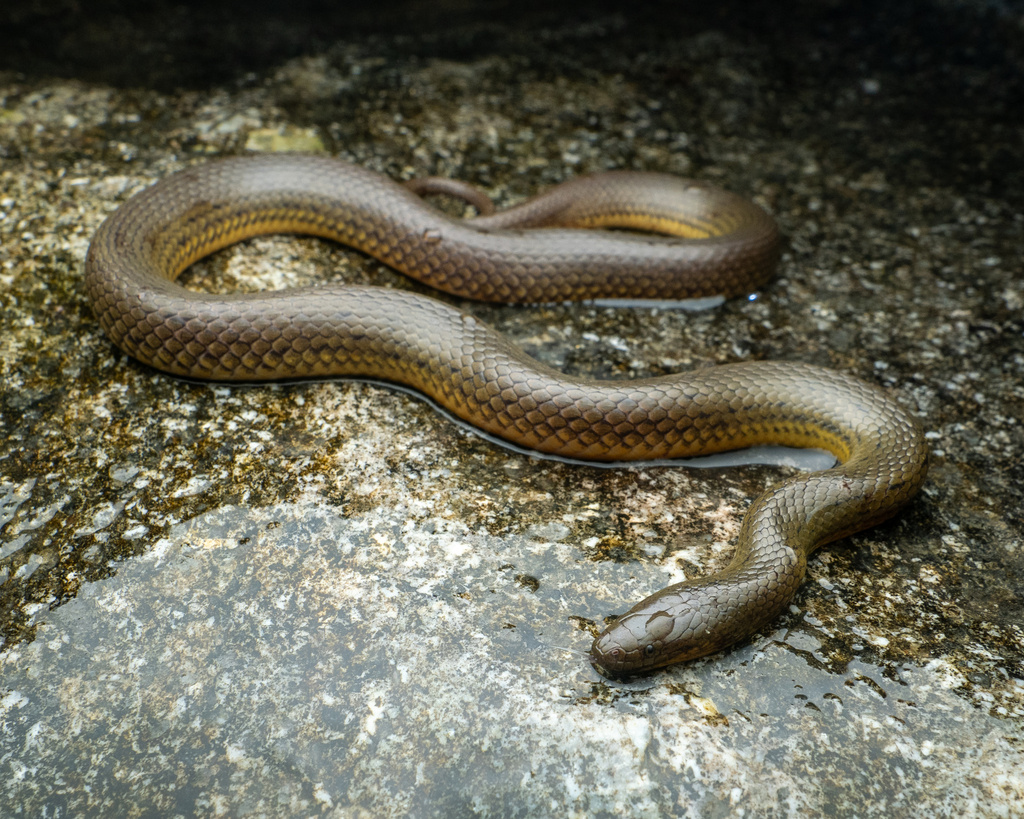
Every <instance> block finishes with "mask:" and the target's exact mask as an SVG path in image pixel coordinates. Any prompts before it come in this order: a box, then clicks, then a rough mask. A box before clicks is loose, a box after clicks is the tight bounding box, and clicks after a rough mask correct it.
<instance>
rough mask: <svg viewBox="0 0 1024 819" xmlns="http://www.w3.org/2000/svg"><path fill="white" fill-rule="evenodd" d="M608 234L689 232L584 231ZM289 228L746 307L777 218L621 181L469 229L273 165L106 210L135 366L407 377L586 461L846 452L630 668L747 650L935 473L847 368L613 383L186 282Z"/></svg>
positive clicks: (618, 655) (646, 618) (109, 263)
mask: <svg viewBox="0 0 1024 819" xmlns="http://www.w3.org/2000/svg"><path fill="white" fill-rule="evenodd" d="M595 227H625V228H634V229H645V230H651V231H655V232H660V233H665V234H671V237H665V236H660V237H647V236H644V237H641V236H637V235H632V234H629V233H623V232H614V231H606V230H586V231H584V230H580V228H595ZM527 228H545V229H543V230H534V229H529V230H528V229H527ZM281 232H288V233H305V234H314V235H317V236H323V237H327V238H329V239H334V240H336V241H338V242H341V243H343V244H346V245H349V246H352V247H354V248H357V249H359V250H361V251H363V252H365V253H368V254H370V255H371V256H374V257H376V258H377V259H379V260H381V261H382V262H385V263H386V264H388V265H390V266H392V267H394V268H396V269H398V270H400V271H402V272H404V273H407V274H408V275H410V276H413V277H415V278H417V279H419V280H420V281H423V282H425V283H427V284H429V285H431V286H433V287H436V288H439V289H441V290H445V291H448V292H449V293H454V294H456V295H459V296H463V297H466V298H472V299H483V300H489V301H510V302H546V301H547V302H550V301H563V300H570V299H595V298H613V297H628V298H658V299H681V298H689V297H695V296H703V295H710V294H722V295H725V296H735V295H739V294H743V293H748V292H750V291H751V290H753V289H754V288H756V287H757V286H758V285H759V284H761V283H762V282H764V281H765V280H766V279H767V278H768V277H769V276H770V275H771V274H772V272H773V269H774V265H775V262H776V260H777V257H778V252H779V250H778V248H779V237H778V233H777V230H776V227H775V224H774V222H773V221H772V219H771V218H770V217H769V216H768V215H767V214H765V213H764V212H763V211H762V210H760V209H759V208H758V207H756V206H755V205H753V204H751V203H749V202H746V201H745V200H743V199H740V198H738V197H736V196H733V195H731V194H727V193H725V192H723V191H720V190H717V189H715V188H711V187H708V186H705V185H702V184H700V183H694V182H688V181H684V180H681V179H677V178H675V177H670V176H664V175H658V174H642V173H609V174H598V175H595V176H589V177H582V178H580V179H576V180H573V181H570V182H567V183H564V184H562V185H559V186H557V187H555V188H553V189H552V190H550V191H548V192H546V193H544V194H542V195H540V196H537V197H535V198H534V199H531V200H529V201H528V202H526V203H524V204H522V205H520V206H518V207H515V208H511V209H509V210H507V211H504V212H502V213H499V214H496V215H493V216H486V217H479V218H477V219H473V220H468V221H462V220H457V219H451V218H449V217H447V216H445V215H443V214H442V213H440V212H439V211H437V210H435V209H434V208H432V207H430V206H429V205H427V204H425V203H424V202H423V201H422V200H421V199H420V198H419V197H418V196H417V195H416V194H415V193H413V192H412V191H410V190H407V189H406V188H404V187H402V186H401V185H399V184H398V183H396V182H393V181H391V180H389V179H387V178H385V177H383V176H380V175H378V174H376V173H374V172H372V171H368V170H364V169H362V168H359V167H356V166H353V165H349V164H346V163H343V162H340V161H336V160H331V159H327V158H319V157H302V156H290V155H267V156H255V157H247V158H235V159H227V160H221V161H217V162H212V163H209V164H205V165H202V166H198V167H194V168H191V169H189V170H186V171H183V172H180V173H177V174H174V175H172V176H170V177H168V178H167V179H164V180H163V181H161V182H158V183H157V184H155V185H153V186H152V187H150V188H149V189H147V190H145V191H143V192H141V193H139V194H137V195H135V196H133V197H132V198H131V199H130V200H129V201H128V202H126V203H125V204H124V205H122V206H121V207H120V208H119V209H118V210H117V211H116V212H115V213H114V214H113V215H112V216H111V217H110V218H108V219H107V220H106V222H104V224H103V225H102V226H101V227H100V229H99V231H98V232H97V233H96V236H95V238H94V240H93V242H92V245H91V246H90V248H89V254H88V258H87V260H86V288H87V291H88V295H89V299H90V300H91V302H92V306H93V309H94V311H95V313H96V315H97V316H98V318H99V321H100V323H101V324H102V326H103V329H104V330H105V331H106V332H107V334H108V335H109V336H110V337H111V338H112V339H113V340H114V342H115V343H116V344H117V345H118V346H119V347H120V348H121V349H122V350H124V351H125V352H127V353H128V354H129V355H132V356H134V357H136V358H138V359H139V360H141V361H143V362H145V363H146V364H149V365H152V366H153V367H157V368H158V369H161V370H165V371H167V372H169V373H174V374H176V375H181V376H188V377H192V378H208V379H217V380H242V381H253V380H262V379H281V378H305V377H310V376H357V377H358V376H362V377H372V378H376V379H385V380H388V381H392V382H395V383H398V384H402V385H405V386H408V387H411V388H413V389H415V390H418V391H420V392H422V393H424V394H426V395H427V396H429V397H430V398H432V399H433V400H434V401H436V402H438V403H439V404H440V405H442V406H443V407H444V408H445V409H447V410H448V411H450V412H452V413H454V414H455V415H457V416H458V417H460V418H462V419H464V420H465V421H468V422H469V423H471V424H473V425H474V426H476V427H478V428H480V429H481V430H484V431H486V432H488V433H491V434H493V435H496V436H499V437H501V438H503V439H505V440H507V441H510V442H513V443H515V444H518V445H521V446H525V447H529V448H531V449H535V450H539V451H541V452H545V453H551V454H555V455H563V456H568V457H571V458H581V459H592V460H599V461H624V460H638V459H643V460H648V459H661V458H675V457H686V456H694V455H700V454H708V453H713V452H722V451H725V450H731V449H739V448H743V447H749V446H755V445H760V444H780V445H784V446H794V447H816V448H820V449H825V450H828V451H830V452H832V453H833V454H835V456H836V457H837V459H838V460H839V462H840V463H839V465H838V466H836V467H834V468H832V469H827V470H824V471H821V472H813V473H810V474H805V475H799V476H797V477H794V478H790V479H788V480H785V481H783V482H782V483H780V484H778V485H777V486H774V487H773V488H771V489H770V490H768V491H767V492H766V493H765V494H763V495H761V496H760V497H759V498H757V499H756V500H755V501H754V503H753V504H752V506H751V507H750V509H749V510H748V511H747V514H746V516H745V517H744V519H743V523H742V526H741V529H740V534H739V539H738V543H737V547H736V554H735V556H734V558H733V560H732V562H731V563H730V564H729V565H728V567H726V568H725V569H724V570H723V571H721V572H719V573H718V574H715V575H713V576H711V577H708V578H705V579H699V580H688V581H685V582H683V583H680V584H677V585H674V586H670V587H669V588H666V589H663V590H662V591H660V592H657V593H656V594H654V595H652V596H651V597H648V598H647V599H646V600H644V601H642V602H641V603H639V604H637V605H636V606H634V607H633V608H632V609H630V611H628V612H627V613H626V614H625V615H623V616H622V617H620V618H619V619H618V620H616V621H615V622H613V623H612V624H611V625H610V626H609V627H608V628H607V629H606V630H605V631H604V632H603V633H602V634H601V635H599V636H598V638H597V639H596V640H595V641H594V645H593V647H592V649H591V659H592V661H593V662H594V663H595V664H596V665H598V666H600V667H601V668H602V669H603V670H605V671H606V672H608V673H611V674H622V673H629V672H633V671H637V670H641V669H649V668H655V667H658V666H664V665H668V664H670V663H675V662H679V661H682V660H687V659H690V658H693V657H697V656H700V655H702V654H707V653H709V652H712V651H715V650H717V649H720V648H723V647H725V646H727V645H729V644H731V643H733V642H735V641H737V640H739V639H742V638H743V637H745V636H746V635H749V634H750V633H751V632H753V631H755V630H757V629H758V628H760V627H761V626H763V625H765V624H766V623H768V622H769V621H770V620H772V619H773V618H775V617H776V616H777V615H778V614H779V613H780V612H781V611H782V610H783V609H784V608H785V606H786V605H787V604H788V602H789V600H790V599H791V598H792V596H793V594H794V593H795V592H796V589H797V587H798V586H799V585H800V583H801V581H802V580H803V577H804V570H805V567H806V562H807V557H808V555H809V554H810V553H811V552H812V551H813V550H814V549H816V548H817V547H818V546H821V545H822V544H824V543H827V542H829V541H832V540H836V539H838V538H841V537H844V536H845V535H848V534H851V533H853V532H856V531H858V530H860V529H864V528H866V527H869V526H872V525H874V524H876V523H878V522H879V521H882V520H884V519H886V518H888V517H889V516H891V515H893V514H894V513H895V512H896V511H897V510H898V509H899V508H900V507H901V506H903V505H904V504H905V503H906V502H907V501H908V500H909V499H910V498H911V497H912V496H913V495H914V494H915V493H916V492H917V490H918V489H919V488H920V486H921V483H922V481H923V480H924V477H925V472H926V471H927V448H926V446H925V443H924V439H923V436H922V433H921V430H920V428H919V426H918V424H917V423H916V422H915V421H914V419H913V418H911V416H910V415H908V414H907V413H906V412H905V411H904V410H902V409H901V408H900V406H899V404H897V403H896V401H895V400H893V399H892V398H891V397H889V396H888V395H886V394H885V393H883V392H881V391H880V390H878V389H876V388H875V387H872V386H869V385H867V384H865V383H863V382H861V381H858V380H857V379H855V378H851V377H850V376H847V375H843V374H841V373H837V372H833V371H831V370H827V369H822V368H819V367H814V366H810V365H807V364H798V363H780V362H756V363H740V364H730V365H725V366H719V367H713V368H709V369H704V370H700V371H697V372H693V373H688V374H682V375H671V376H664V377H660V378H647V379H642V380H637V381H594V380H588V379H583V378H576V377H570V376H566V375H563V374H562V373H559V372H557V371H556V370H553V369H551V368H550V367H547V366H545V365H543V364H541V363H539V362H537V361H535V360H534V359H532V358H530V357H529V356H527V355H526V354H525V353H524V352H523V351H522V350H520V349H519V348H517V347H515V346H514V345H512V344H511V343H510V342H509V341H507V340H506V339H505V338H504V337H502V336H501V335H499V334H498V333H496V332H494V331H493V330H490V329H489V328H487V327H485V326H483V325H482V324H480V322H478V321H477V320H476V319H474V318H473V317H472V316H469V315H465V314H463V313H460V312H459V311H457V310H455V309H454V308H452V307H449V306H447V305H445V304H442V303H440V302H438V301H436V300H434V299H430V298H426V297H424V296H419V295H416V294H412V293H408V292H403V291H397V290H389V289H385V288H379V287H354V286H344V285H336V284H328V285H323V286H319V287H308V288H297V289H291V290H283V291H274V292H265V293H254V294H244V295H231V296H222V295H209V294H201V293H195V292H190V291H188V290H185V289H184V288H182V287H181V286H180V285H178V284H176V283H175V281H174V280H175V279H176V277H177V276H178V275H179V274H180V273H181V271H183V270H184V269H185V268H186V267H188V266H189V265H190V264H192V263H193V262H194V261H196V260H197V259H200V258H202V257H203V256H206V255H208V254H210V253H212V252H213V251H215V250H217V249H219V248H222V247H225V246H227V245H230V244H232V243H234V242H237V241H239V240H241V239H245V238H248V237H251V236H257V235H261V234H267V233H281Z"/></svg>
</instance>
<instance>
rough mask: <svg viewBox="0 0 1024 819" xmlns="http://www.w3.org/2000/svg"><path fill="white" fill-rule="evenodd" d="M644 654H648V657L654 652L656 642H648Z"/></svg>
mask: <svg viewBox="0 0 1024 819" xmlns="http://www.w3.org/2000/svg"><path fill="white" fill-rule="evenodd" d="M644 654H646V655H647V656H648V657H650V656H651V655H652V654H654V643H648V644H647V645H646V646H645V647H644Z"/></svg>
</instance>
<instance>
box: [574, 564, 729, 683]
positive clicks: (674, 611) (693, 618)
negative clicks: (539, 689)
mask: <svg viewBox="0 0 1024 819" xmlns="http://www.w3.org/2000/svg"><path fill="white" fill-rule="evenodd" d="M681 585H682V584H681ZM665 592H670V594H665ZM722 603H724V601H723V600H722V599H721V598H719V597H717V596H716V595H709V594H708V592H707V589H706V588H700V587H694V588H688V589H683V588H680V586H676V587H670V588H669V589H665V590H664V591H663V592H660V593H658V594H655V595H652V596H651V597H649V598H647V599H646V600H644V601H642V602H641V603H639V604H638V605H636V606H634V607H633V608H632V609H630V610H629V611H628V612H626V613H625V614H624V615H623V616H622V617H620V618H619V619H618V620H616V621H615V622H614V623H612V624H611V625H610V626H608V628H606V629H605V630H604V631H603V632H602V633H601V634H599V635H598V637H597V639H596V640H594V644H593V645H592V646H591V648H590V662H591V663H592V664H593V665H595V666H598V667H599V669H600V670H601V671H603V672H604V673H605V674H607V675H608V676H611V677H621V676H627V675H629V674H636V673H639V672H643V671H650V670H652V669H655V668H661V667H662V666H666V665H672V664H673V663H680V662H684V661H686V660H692V659H694V658H695V657H701V656H703V655H705V654H710V653H711V652H713V651H717V650H718V649H720V648H724V647H725V646H727V645H729V644H730V643H732V642H734V641H735V640H736V639H737V638H738V637H739V636H742V634H741V633H737V631H736V630H735V629H734V628H732V627H730V624H729V623H730V618H729V617H723V615H725V614H730V613H731V614H735V611H730V608H729V607H728V606H727V605H726V606H725V607H724V608H720V607H719V606H720V605H721V604H722Z"/></svg>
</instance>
